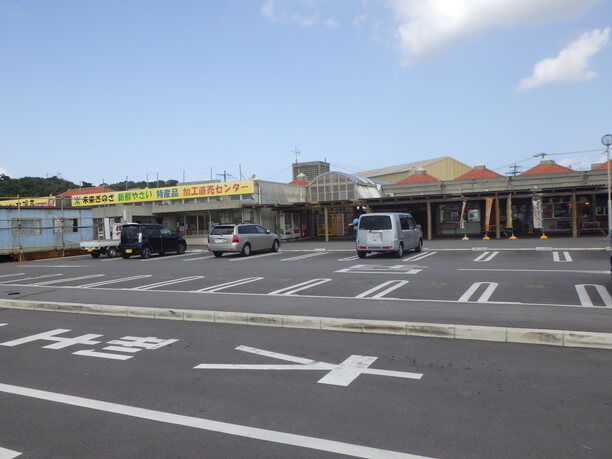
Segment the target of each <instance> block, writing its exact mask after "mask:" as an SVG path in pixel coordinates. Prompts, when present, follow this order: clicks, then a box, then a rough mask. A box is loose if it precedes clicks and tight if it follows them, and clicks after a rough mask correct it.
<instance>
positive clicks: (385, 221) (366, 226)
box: [359, 215, 391, 230]
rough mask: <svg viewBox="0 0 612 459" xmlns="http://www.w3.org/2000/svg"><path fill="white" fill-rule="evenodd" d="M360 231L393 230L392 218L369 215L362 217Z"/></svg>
mask: <svg viewBox="0 0 612 459" xmlns="http://www.w3.org/2000/svg"><path fill="white" fill-rule="evenodd" d="M359 229H362V230H386V229H391V217H389V216H388V215H369V216H364V217H361V219H360V220H359Z"/></svg>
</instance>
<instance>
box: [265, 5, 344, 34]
mask: <svg viewBox="0 0 612 459" xmlns="http://www.w3.org/2000/svg"><path fill="white" fill-rule="evenodd" d="M318 3H319V2H318V1H317V0H301V1H300V2H291V7H292V9H293V10H292V11H289V6H288V5H287V2H286V1H285V0H266V1H265V2H264V3H263V5H261V8H260V13H261V15H262V16H263V17H265V18H266V19H267V20H268V21H270V22H277V23H280V24H299V25H301V26H303V27H310V26H314V25H324V26H325V27H330V28H335V27H338V26H339V23H338V21H336V20H335V19H333V18H331V17H321V15H320V14H319V12H318V10H319V5H318Z"/></svg>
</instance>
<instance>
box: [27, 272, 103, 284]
mask: <svg viewBox="0 0 612 459" xmlns="http://www.w3.org/2000/svg"><path fill="white" fill-rule="evenodd" d="M104 276H105V275H104V274H89V275H87V276H77V277H64V278H63V279H55V280H50V281H44V282H36V283H35V284H31V285H34V286H36V287H41V286H43V285H52V284H60V283H63V282H70V281H75V280H81V279H91V278H92V277H104Z"/></svg>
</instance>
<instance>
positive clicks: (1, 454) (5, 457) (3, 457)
mask: <svg viewBox="0 0 612 459" xmlns="http://www.w3.org/2000/svg"><path fill="white" fill-rule="evenodd" d="M17 456H21V453H20V452H19V451H13V450H12V449H6V448H2V447H0V459H13V458H14V457H17Z"/></svg>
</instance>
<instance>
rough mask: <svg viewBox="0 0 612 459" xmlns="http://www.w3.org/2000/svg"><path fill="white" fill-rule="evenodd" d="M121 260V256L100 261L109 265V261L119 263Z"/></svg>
mask: <svg viewBox="0 0 612 459" xmlns="http://www.w3.org/2000/svg"><path fill="white" fill-rule="evenodd" d="M119 260H123V257H122V256H121V255H119V256H116V257H113V258H106V259H104V260H100V263H108V262H109V261H119Z"/></svg>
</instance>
